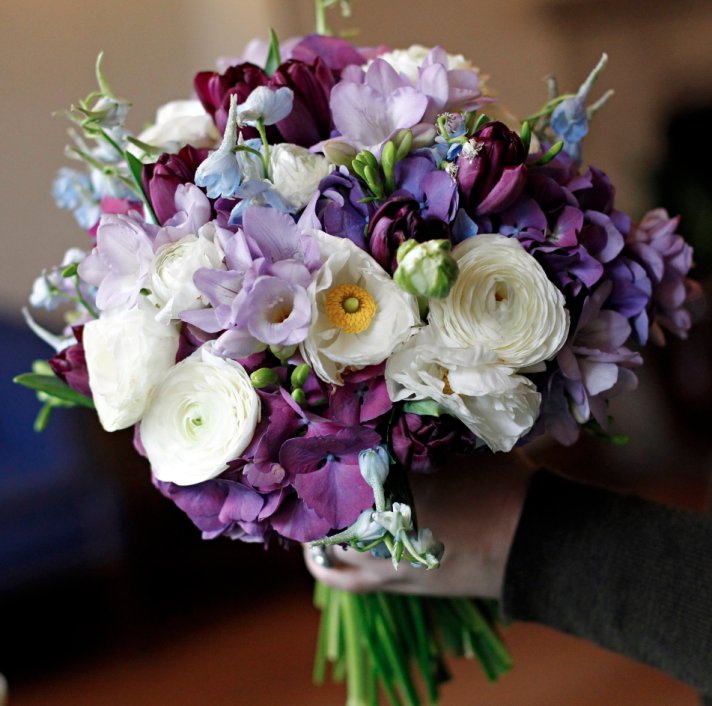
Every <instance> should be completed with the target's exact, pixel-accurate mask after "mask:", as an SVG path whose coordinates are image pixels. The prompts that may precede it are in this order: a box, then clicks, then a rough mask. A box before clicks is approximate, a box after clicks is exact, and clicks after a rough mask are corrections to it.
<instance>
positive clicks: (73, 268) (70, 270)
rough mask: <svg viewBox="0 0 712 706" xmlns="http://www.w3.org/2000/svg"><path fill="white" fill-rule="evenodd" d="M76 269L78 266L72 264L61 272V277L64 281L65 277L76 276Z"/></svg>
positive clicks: (74, 263)
mask: <svg viewBox="0 0 712 706" xmlns="http://www.w3.org/2000/svg"><path fill="white" fill-rule="evenodd" d="M78 267H79V265H78V264H77V263H76V262H73V263H72V264H71V265H67V267H65V268H64V269H63V270H62V277H64V278H65V279H66V278H67V277H74V275H76V274H77V268H78Z"/></svg>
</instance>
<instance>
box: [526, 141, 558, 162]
mask: <svg viewBox="0 0 712 706" xmlns="http://www.w3.org/2000/svg"><path fill="white" fill-rule="evenodd" d="M562 149H564V143H563V140H559V141H558V142H555V143H554V144H553V145H552V146H551V147H550V148H549V149H548V150H547V151H546V153H545V154H544V155H542V156H541V157H539V159H537V160H536V162H534V163H533V164H532V165H531V166H534V167H541V166H543V165H545V164H548V163H549V162H551V160H552V159H554V157H556V155H557V154H559V152H561V150H562Z"/></svg>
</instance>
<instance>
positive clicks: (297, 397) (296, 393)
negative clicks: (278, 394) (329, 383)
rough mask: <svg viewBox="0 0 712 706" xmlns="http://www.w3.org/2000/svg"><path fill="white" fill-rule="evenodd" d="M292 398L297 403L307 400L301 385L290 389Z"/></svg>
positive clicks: (301, 403)
mask: <svg viewBox="0 0 712 706" xmlns="http://www.w3.org/2000/svg"><path fill="white" fill-rule="evenodd" d="M292 399H293V400H294V401H295V402H296V403H297V404H298V405H303V404H304V403H305V402H306V401H307V396H306V393H305V392H304V390H302V388H301V387H298V388H297V389H296V390H292Z"/></svg>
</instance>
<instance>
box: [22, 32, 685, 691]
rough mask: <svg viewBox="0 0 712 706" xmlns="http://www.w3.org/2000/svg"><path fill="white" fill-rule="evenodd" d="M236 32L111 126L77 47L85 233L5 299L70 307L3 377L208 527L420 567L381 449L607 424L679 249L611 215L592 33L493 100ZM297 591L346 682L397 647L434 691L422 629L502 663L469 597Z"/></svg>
mask: <svg viewBox="0 0 712 706" xmlns="http://www.w3.org/2000/svg"><path fill="white" fill-rule="evenodd" d="M251 52H252V53H251V54H250V55H246V56H245V57H243V59H242V60H240V61H237V62H236V63H234V64H233V65H231V66H228V67H225V69H224V70H223V71H207V72H201V73H199V74H198V75H197V76H196V78H195V91H196V94H197V100H192V101H179V102H176V103H173V104H169V105H168V106H164V107H163V108H162V109H161V110H160V111H159V113H158V115H157V120H156V124H155V125H154V126H152V127H151V128H149V129H148V130H146V131H144V132H143V133H141V134H139V135H134V134H133V133H131V132H130V130H129V129H128V128H127V126H126V122H125V121H126V114H127V110H128V104H127V103H126V102H125V101H123V100H121V99H119V98H117V97H116V96H115V94H114V93H113V92H112V91H111V89H110V87H109V85H108V83H107V81H106V79H105V77H104V75H103V71H102V69H101V63H100V62H99V64H98V66H97V76H98V80H99V88H100V90H99V91H98V92H96V93H93V94H91V95H90V96H89V97H88V98H87V99H86V100H85V101H82V102H80V103H79V104H78V105H77V106H75V108H74V109H73V111H72V113H71V116H72V119H73V120H74V121H75V123H76V125H77V126H79V127H80V128H81V131H82V135H81V136H76V138H75V146H74V147H72V148H71V153H72V154H73V155H74V156H75V157H76V158H77V159H79V160H81V161H83V162H84V163H85V165H86V167H87V168H88V171H87V172H86V173H85V172H79V171H76V170H70V169H65V170H62V172H61V173H60V176H59V177H58V179H57V181H56V182H55V187H54V194H55V198H56V199H57V202H58V204H59V205H60V206H62V207H64V208H69V209H71V210H73V211H74V212H75V215H76V216H77V220H78V222H79V223H80V225H81V226H82V227H83V228H85V230H87V231H88V234H89V238H90V241H89V242H88V245H87V250H86V251H85V250H79V249H73V250H71V251H70V252H68V253H67V256H66V258H65V261H64V262H63V263H62V265H61V266H59V267H57V268H54V269H51V270H48V271H46V272H45V273H43V275H42V277H40V278H39V279H38V280H37V282H36V283H35V287H34V289H33V293H32V297H31V304H32V305H33V306H45V307H48V308H52V307H54V306H56V305H57V304H59V303H64V304H68V305H69V309H68V313H67V328H66V329H65V330H64V331H62V332H61V334H59V335H54V334H51V333H49V332H47V331H44V330H43V329H41V328H40V327H39V326H38V325H37V324H36V323H35V322H34V321H33V319H32V318H31V316H30V315H29V313H28V314H27V319H28V322H29V323H30V325H31V326H32V327H33V328H34V329H35V330H36V331H37V332H38V334H39V335H41V336H42V337H43V338H44V339H45V340H46V341H47V342H48V343H50V344H51V345H52V346H53V347H54V348H55V355H54V356H53V357H52V358H51V359H50V360H49V367H50V368H51V371H49V370H47V368H46V364H44V365H43V364H41V363H40V364H38V366H37V369H36V372H35V373H33V374H29V375H27V376H21V377H20V378H19V379H18V381H19V382H22V383H24V384H27V385H29V386H30V387H34V388H35V389H37V390H38V391H39V392H40V396H41V399H42V401H43V403H44V407H43V411H42V413H41V415H40V418H39V420H38V426H39V427H41V426H42V425H43V424H45V423H46V421H47V417H48V415H49V412H50V411H51V410H52V409H53V408H54V407H56V406H66V405H71V404H83V405H86V406H93V407H95V409H96V411H97V414H98V416H99V419H100V421H101V423H102V425H103V426H104V428H105V429H106V430H107V431H113V430H116V429H123V428H127V427H131V426H134V428H135V446H136V448H137V450H138V451H139V453H141V454H143V455H145V456H146V457H147V458H148V460H149V462H150V464H151V469H152V473H153V482H154V484H155V486H156V487H157V488H158V490H159V491H160V492H161V493H163V494H164V495H165V496H166V497H168V498H170V499H171V500H173V501H174V502H175V503H176V504H177V505H178V506H179V507H180V508H181V509H182V510H183V511H184V512H186V513H187V514H188V516H189V517H190V519H191V520H192V521H193V522H194V523H195V525H196V526H197V527H198V528H199V529H200V530H201V531H202V533H203V536H204V537H205V538H206V539H211V538H214V537H218V536H226V537H230V538H233V539H241V540H243V541H248V542H258V543H262V544H264V545H268V544H269V543H273V542H276V543H281V544H290V543H294V542H303V543H309V544H311V545H312V546H324V545H329V544H341V545H348V546H350V547H352V548H353V549H357V550H359V551H361V552H372V553H375V554H378V555H380V556H385V557H387V558H390V559H391V562H392V564H393V567H391V568H389V570H393V569H394V568H396V569H397V567H398V565H399V564H400V563H401V562H408V563H412V564H414V565H417V566H420V567H424V568H425V569H436V568H437V567H438V565H439V563H440V560H441V558H442V556H443V551H446V552H447V547H443V545H442V544H441V543H440V542H439V541H438V540H437V533H438V527H437V522H436V520H437V518H433V519H432V524H433V527H432V530H433V531H434V532H435V536H434V535H433V532H431V531H430V529H428V528H427V527H426V526H423V525H419V524H418V523H417V522H416V517H415V508H414V506H413V500H412V496H411V491H410V487H409V483H408V474H407V472H409V471H413V472H430V471H433V470H436V469H437V468H438V467H439V466H440V465H442V463H443V461H444V459H445V458H446V457H447V456H448V455H450V454H452V453H459V454H472V453H475V452H476V451H478V450H482V451H483V452H484V451H487V450H488V449H489V450H491V451H505V452H508V451H511V450H512V449H513V448H514V447H515V446H517V445H518V444H521V443H522V442H523V441H525V440H527V439H529V438H531V437H532V436H534V435H535V434H540V433H548V434H551V435H552V436H554V437H555V438H557V439H558V440H560V441H562V442H563V443H572V442H573V441H575V439H576V438H577V436H578V434H579V432H580V429H581V428H589V429H593V430H595V431H596V432H598V433H602V432H603V433H605V430H606V429H607V425H608V417H607V401H608V400H609V399H610V398H611V397H613V396H615V395H617V394H618V393H620V392H622V391H625V390H631V389H633V388H634V387H635V385H636V377H635V374H634V372H633V371H634V369H635V368H636V367H637V366H638V365H640V364H641V362H642V359H641V356H640V353H639V352H638V348H639V347H640V346H642V345H644V344H646V343H647V341H648V339H649V338H650V337H652V338H654V339H655V340H662V339H663V330H668V331H671V332H673V333H675V334H676V335H680V336H684V335H685V334H686V332H687V329H688V328H689V325H690V319H689V315H688V313H687V312H686V310H685V309H684V304H685V302H686V301H687V300H688V299H689V297H690V296H691V295H692V294H694V292H695V291H696V288H695V285H694V284H693V283H692V282H691V281H690V280H688V279H687V272H688V270H689V268H690V265H691V250H690V248H689V246H688V245H686V244H685V243H684V241H683V240H682V238H681V237H680V236H679V235H676V233H675V230H676V226H677V220H676V219H671V218H669V217H668V215H667V214H666V213H665V212H664V211H661V210H656V211H653V212H651V213H649V214H648V215H646V216H645V217H644V218H643V220H642V221H641V223H640V224H637V225H636V224H634V223H633V222H632V221H631V219H630V218H629V217H628V216H626V215H625V214H624V213H622V212H620V211H618V210H617V209H616V208H615V202H614V201H615V200H614V195H615V194H614V189H613V186H612V185H611V183H610V181H609V180H608V178H607V177H606V175H605V174H604V173H603V172H602V171H600V170H599V169H596V168H594V167H589V168H588V169H583V168H581V166H580V157H581V154H580V144H581V139H582V137H583V136H584V135H585V133H586V131H587V130H588V123H589V120H590V119H591V118H592V117H593V115H594V114H595V112H596V111H597V110H598V109H599V108H600V107H601V105H602V104H603V102H605V100H606V98H607V96H608V94H604V97H603V98H602V99H601V100H599V101H598V102H593V103H591V102H590V101H589V93H590V91H591V90H592V87H593V84H594V82H595V80H596V79H597V78H598V76H599V74H600V72H601V70H602V69H603V66H604V64H605V57H604V59H602V61H601V63H600V64H599V65H598V66H597V67H596V68H595V70H594V71H593V72H592V73H591V75H590V76H589V77H588V79H587V80H586V81H585V82H584V84H583V85H582V86H581V88H580V89H579V90H578V92H577V93H574V94H564V95H551V96H550V97H549V100H548V101H547V102H546V103H545V105H544V106H543V107H542V108H541V109H540V110H538V111H536V112H535V113H533V114H532V115H531V116H530V117H529V118H528V119H526V120H525V121H523V122H522V123H520V124H519V123H518V124H505V123H504V122H502V121H500V120H496V119H493V118H491V117H489V116H488V114H487V113H488V111H489V112H496V111H498V110H499V109H498V107H497V106H496V103H495V101H494V99H493V98H492V97H491V95H490V92H489V90H488V88H487V86H486V85H485V84H484V82H483V80H482V78H481V76H480V74H479V72H478V70H477V69H476V68H475V67H473V66H472V65H471V64H470V63H469V62H468V61H467V60H466V59H464V58H463V57H462V56H453V55H449V54H447V53H446V52H445V51H444V50H443V49H441V48H439V47H436V48H433V49H424V48H422V47H411V48H410V49H408V50H402V51H388V52H384V51H381V50H378V51H376V50H369V49H363V48H358V47H355V46H352V45H351V44H349V43H348V42H346V41H345V40H342V39H338V38H335V37H329V36H320V35H311V36H308V37H305V38H303V39H301V40H299V41H295V42H290V43H288V44H285V45H283V46H280V45H279V43H278V41H277V39H276V37H275V36H274V35H272V39H271V42H270V44H269V45H268V46H262V47H261V46H260V45H259V44H253V45H251ZM476 462H477V461H476V458H473V463H476ZM416 499H417V498H416ZM446 556H447V554H446ZM384 565H386V564H384ZM492 595H493V596H495V595H496V590H494V589H493V592H492ZM317 596H318V601H319V603H320V605H321V607H322V608H323V610H324V621H323V629H322V635H321V637H320V648H319V653H318V662H317V676H321V672H322V671H323V668H324V664H325V661H326V660H331V661H332V662H334V663H335V670H336V674H337V676H338V674H339V673H344V672H346V673H348V677H349V694H350V697H349V698H350V701H349V703H352V704H361V703H370V702H371V701H368V699H373V698H376V697H375V696H374V694H375V693H376V691H375V687H374V686H373V684H374V682H375V681H376V680H377V681H378V682H379V683H380V685H381V686H382V687H383V689H384V690H385V691H386V693H387V694H388V695H389V697H390V698H391V700H392V701H393V702H394V703H398V702H399V701H398V700H399V699H403V700H404V701H405V703H408V704H412V703H417V699H418V697H417V693H416V689H415V686H414V683H413V681H412V678H411V676H410V671H409V670H410V668H411V666H412V665H416V666H417V667H418V668H419V670H420V672H421V673H422V675H423V678H424V680H425V685H426V688H427V690H428V695H429V698H430V700H431V701H435V699H436V698H437V683H438V682H439V681H440V680H442V678H444V676H445V671H444V667H443V661H442V656H443V652H444V650H445V649H446V648H452V649H454V650H455V651H457V652H460V653H468V654H474V655H476V656H477V657H478V658H479V659H480V661H481V662H482V664H483V666H484V667H485V669H486V670H487V672H488V674H490V675H491V676H492V677H496V676H497V675H498V674H500V673H502V672H504V671H506V669H507V668H508V667H509V658H508V656H507V654H506V652H505V651H504V650H503V648H502V646H501V644H500V642H499V640H498V638H497V636H496V633H495V630H494V623H495V613H494V612H493V610H492V607H491V606H490V605H489V604H488V603H487V602H482V601H479V602H473V601H470V600H467V599H464V598H453V599H443V600H440V601H434V600H421V599H414V598H409V597H404V596H384V595H379V596H358V595H351V594H345V593H341V592H339V591H335V590H330V589H326V588H325V587H323V586H320V587H318V589H317ZM397 692H398V693H397ZM399 694H400V695H399Z"/></svg>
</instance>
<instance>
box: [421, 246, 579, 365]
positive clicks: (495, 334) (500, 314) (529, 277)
mask: <svg viewBox="0 0 712 706" xmlns="http://www.w3.org/2000/svg"><path fill="white" fill-rule="evenodd" d="M452 256H453V257H454V258H455V260H456V261H457V264H458V266H459V268H460V276H459V277H458V279H457V282H455V285H454V286H453V288H452V289H451V290H450V294H449V295H448V296H447V297H446V298H445V299H440V300H434V301H432V302H431V303H430V323H431V325H432V326H433V328H434V329H435V330H436V331H437V333H438V335H439V336H440V337H441V338H442V339H443V341H445V342H446V343H447V345H449V346H451V347H455V348H458V347H462V348H466V347H468V346H483V347H485V348H488V349H489V350H491V351H493V352H494V353H496V354H497V358H498V361H499V362H500V363H501V364H503V365H508V366H511V367H513V368H515V369H522V368H527V369H528V370H529V371H533V370H535V369H539V370H541V369H543V367H544V366H543V361H545V360H550V359H551V358H553V357H554V356H555V355H556V353H557V352H558V351H559V349H560V348H561V346H563V344H564V341H566V336H567V334H568V331H569V314H568V311H567V310H566V308H565V306H564V305H565V300H564V296H563V295H562V293H561V292H560V291H559V290H558V289H557V288H556V287H555V286H554V285H553V284H552V283H551V281H550V280H549V278H548V277H547V276H546V273H545V272H544V270H543V269H542V267H541V265H540V264H539V263H538V262H537V261H536V260H535V259H534V258H533V257H532V256H531V255H530V254H529V253H527V251H526V250H524V248H523V247H522V246H521V245H520V244H519V242H518V241H517V240H516V239H514V238H507V237H505V236H503V235H489V234H482V235H475V236H473V237H471V238H468V239H467V240H465V241H463V242H462V243H460V244H459V245H458V246H456V247H455V248H454V249H453V251H452Z"/></svg>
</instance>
